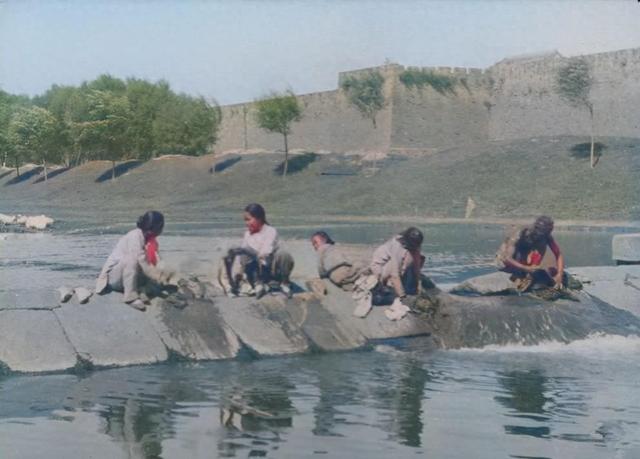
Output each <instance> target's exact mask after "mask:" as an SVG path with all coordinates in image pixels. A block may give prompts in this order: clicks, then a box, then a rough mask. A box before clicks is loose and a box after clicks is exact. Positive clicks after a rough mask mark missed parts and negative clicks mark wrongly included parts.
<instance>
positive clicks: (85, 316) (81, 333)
mask: <svg viewBox="0 0 640 459" xmlns="http://www.w3.org/2000/svg"><path fill="white" fill-rule="evenodd" d="M55 314H56V315H57V316H58V318H59V320H60V323H61V324H62V327H63V328H64V330H65V332H66V334H67V336H68V338H69V340H70V341H71V344H72V345H73V346H74V348H75V349H76V350H77V352H78V354H79V355H80V356H81V357H82V358H83V359H85V360H87V361H88V362H91V363H92V364H93V365H95V366H100V367H107V366H125V365H136V364H142V363H154V362H162V361H164V360H166V359H167V357H168V354H167V349H166V347H165V346H164V344H163V343H162V340H161V339H160V336H159V335H158V333H157V332H156V330H155V329H154V327H153V326H152V325H151V323H150V322H149V321H148V320H147V318H146V316H145V314H146V313H144V312H140V311H136V310H135V309H133V308H131V307H129V306H128V305H126V304H124V303H123V302H122V295H120V294H117V293H110V294H108V295H104V296H96V297H95V298H94V301H92V302H91V306H89V307H84V306H79V305H75V304H70V303H68V304H65V305H64V306H63V307H61V308H59V309H57V310H56V311H55Z"/></svg>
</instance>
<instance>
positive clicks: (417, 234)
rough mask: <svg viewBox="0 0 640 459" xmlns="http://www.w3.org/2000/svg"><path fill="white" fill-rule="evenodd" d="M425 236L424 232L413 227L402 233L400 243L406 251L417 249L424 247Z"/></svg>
mask: <svg viewBox="0 0 640 459" xmlns="http://www.w3.org/2000/svg"><path fill="white" fill-rule="evenodd" d="M423 240H424V236H423V235H422V231H420V230H419V229H418V228H416V227H414V226H411V227H409V228H407V229H406V230H404V231H403V232H402V233H400V243H401V244H402V246H403V247H404V248H405V249H417V248H418V247H420V246H421V245H422V241H423Z"/></svg>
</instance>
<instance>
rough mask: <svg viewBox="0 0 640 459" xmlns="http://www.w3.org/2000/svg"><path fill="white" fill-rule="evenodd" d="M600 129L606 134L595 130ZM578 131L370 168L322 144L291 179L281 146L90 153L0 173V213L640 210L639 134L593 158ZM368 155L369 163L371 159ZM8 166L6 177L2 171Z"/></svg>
mask: <svg viewBox="0 0 640 459" xmlns="http://www.w3.org/2000/svg"><path fill="white" fill-rule="evenodd" d="M601 140H602V139H601ZM581 141H584V139H576V138H559V139H538V140H535V139H533V140H526V141H517V142H498V143H491V144H487V145H481V146H477V147H476V148H474V149H473V151H468V150H462V149H451V150H448V151H446V152H442V153H439V154H436V155H433V156H428V157H419V158H389V159H386V160H384V161H382V162H379V163H378V165H379V166H381V169H380V171H379V172H378V173H377V174H375V175H374V176H371V177H368V176H365V174H362V173H361V174H360V175H358V176H327V175H321V173H322V172H323V171H327V170H329V169H332V168H333V169H335V166H336V165H340V164H341V165H343V166H346V167H350V168H353V167H356V168H358V167H360V166H361V165H360V164H359V158H358V157H353V156H351V157H345V156H338V155H323V156H320V157H318V159H317V161H316V162H314V163H312V164H311V165H310V166H309V167H307V168H306V169H305V170H303V171H302V172H299V173H297V174H293V175H291V176H289V177H288V178H287V179H286V180H283V179H282V178H281V177H279V176H277V175H275V174H274V173H273V169H274V167H275V166H276V165H277V164H278V163H279V161H281V160H282V155H280V154H275V155H272V154H262V155H249V156H245V157H243V159H242V160H241V161H239V162H238V163H236V164H234V165H233V166H231V167H229V168H228V169H227V170H225V171H223V172H221V173H217V174H211V173H209V167H210V166H211V165H212V164H213V162H214V158H213V157H211V156H208V157H202V158H169V159H162V160H156V161H151V162H149V163H146V164H144V165H143V166H141V167H138V168H136V169H133V170H131V171H130V172H129V173H128V174H126V175H123V176H122V177H119V178H118V179H117V180H116V181H115V183H109V182H105V183H96V181H95V180H96V178H97V177H98V176H99V175H100V174H102V173H103V172H104V171H105V170H106V169H108V168H109V167H110V165H109V163H107V162H94V163H89V164H86V165H84V166H81V167H78V168H76V169H73V170H70V171H67V172H65V173H63V174H60V175H59V176H57V177H55V178H53V179H52V180H50V182H49V183H47V184H44V183H37V184H34V183H33V182H34V180H35V179H30V180H28V181H25V182H23V183H18V184H13V185H6V183H7V182H8V181H9V180H10V179H11V178H13V177H14V174H8V175H5V174H4V173H2V174H0V177H1V178H0V212H4V213H11V212H23V213H33V212H44V213H47V214H51V215H52V216H54V217H56V216H58V218H64V219H70V220H78V221H94V222H109V221H113V220H116V221H127V220H130V219H131V215H132V214H133V215H137V214H139V213H140V212H141V211H142V210H144V209H146V208H156V209H159V210H163V211H165V212H167V213H168V214H169V215H170V216H171V217H172V218H173V219H174V220H195V221H210V220H212V219H214V218H215V217H216V213H215V212H214V211H236V210H237V209H238V208H241V207H242V206H244V205H245V204H246V203H248V202H250V201H258V202H262V203H263V204H265V206H266V207H267V209H268V210H269V212H270V213H271V214H275V215H278V216H281V217H299V218H304V217H305V216H321V215H358V216H379V215H389V216H391V215H396V216H419V217H463V216H464V210H465V206H466V202H467V197H469V196H470V197H472V198H473V199H474V200H475V201H476V202H477V204H478V207H477V209H476V212H475V214H474V215H475V216H478V217H529V216H533V215H536V214H539V213H543V212H544V213H548V214H550V215H553V216H554V217H556V218H558V219H585V220H640V204H639V203H638V197H640V180H639V179H640V139H612V138H609V139H605V140H602V141H603V142H604V143H605V144H606V145H607V147H608V148H607V150H605V152H604V155H603V157H602V159H601V161H600V163H599V164H598V166H597V167H596V168H595V169H593V170H592V169H590V168H589V166H588V161H587V160H582V159H574V158H572V157H571V155H570V152H569V148H570V147H571V146H572V145H574V144H575V143H576V142H581ZM368 165H370V163H366V164H364V166H368ZM3 175H4V176H3Z"/></svg>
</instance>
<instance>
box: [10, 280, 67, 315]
mask: <svg viewBox="0 0 640 459" xmlns="http://www.w3.org/2000/svg"><path fill="white" fill-rule="evenodd" d="M2 283H3V282H0V284H2ZM59 296H60V295H59V294H58V292H56V291H54V290H52V289H50V288H41V287H34V288H33V289H26V288H20V289H13V288H6V287H3V286H2V285H0V310H2V309H55V308H57V307H59V303H60V298H59Z"/></svg>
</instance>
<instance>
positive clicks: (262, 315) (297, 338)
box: [216, 295, 310, 356]
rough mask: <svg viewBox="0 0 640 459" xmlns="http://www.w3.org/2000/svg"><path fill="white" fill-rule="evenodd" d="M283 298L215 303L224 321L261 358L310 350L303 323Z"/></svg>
mask: <svg viewBox="0 0 640 459" xmlns="http://www.w3.org/2000/svg"><path fill="white" fill-rule="evenodd" d="M286 301H287V300H286V299H285V298H284V297H283V296H282V295H278V296H271V295H268V296H266V297H264V298H262V299H260V300H256V299H255V298H227V297H220V298H219V299H217V300H216V304H217V305H218V307H219V311H220V314H221V315H222V318H223V319H224V321H225V322H226V323H227V324H229V326H230V327H231V329H232V330H233V331H234V332H235V334H236V335H238V337H239V338H240V340H241V341H242V343H244V344H245V345H246V346H247V347H249V348H250V349H252V350H253V351H254V352H256V353H257V354H258V355H264V356H272V355H284V354H300V353H304V352H308V351H309V350H310V344H309V340H308V339H307V337H306V336H305V334H304V332H303V330H302V328H301V327H300V324H299V323H297V322H295V321H294V320H293V318H292V317H291V315H290V314H289V312H288V311H287V306H286Z"/></svg>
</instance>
